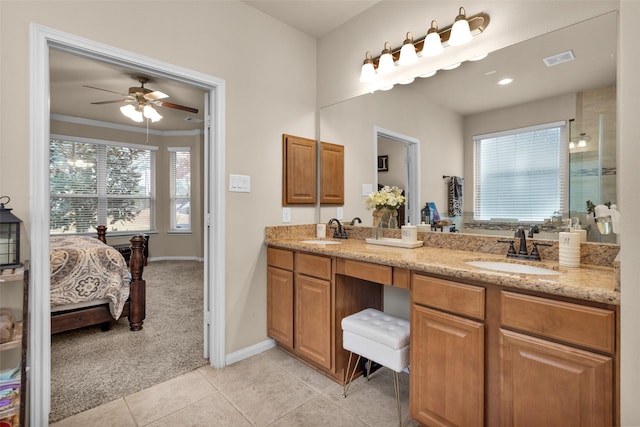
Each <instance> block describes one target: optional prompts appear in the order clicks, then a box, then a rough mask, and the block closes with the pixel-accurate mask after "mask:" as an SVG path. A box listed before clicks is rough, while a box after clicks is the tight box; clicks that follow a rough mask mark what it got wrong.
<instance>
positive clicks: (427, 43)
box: [420, 20, 444, 56]
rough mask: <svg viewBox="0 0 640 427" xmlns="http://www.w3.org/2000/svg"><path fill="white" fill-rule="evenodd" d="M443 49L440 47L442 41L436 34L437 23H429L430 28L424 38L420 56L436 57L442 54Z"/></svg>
mask: <svg viewBox="0 0 640 427" xmlns="http://www.w3.org/2000/svg"><path fill="white" fill-rule="evenodd" d="M443 50H444V47H442V40H441V39H440V34H439V33H438V23H437V22H436V21H435V20H433V21H431V28H429V31H427V36H426V37H425V38H424V43H423V45H422V50H421V51H420V53H421V55H422V56H436V55H439V54H441V53H442V51H443Z"/></svg>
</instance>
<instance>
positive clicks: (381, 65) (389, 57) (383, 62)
mask: <svg viewBox="0 0 640 427" xmlns="http://www.w3.org/2000/svg"><path fill="white" fill-rule="evenodd" d="M395 68H396V65H395V63H394V60H393V53H392V52H391V44H390V43H389V42H384V49H382V53H381V54H380V62H378V73H379V74H389V73H392V72H393V70H395Z"/></svg>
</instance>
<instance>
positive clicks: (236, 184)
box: [229, 175, 251, 193]
mask: <svg viewBox="0 0 640 427" xmlns="http://www.w3.org/2000/svg"><path fill="white" fill-rule="evenodd" d="M229 191H233V192H236V193H249V192H250V191H251V177H250V176H248V175H229Z"/></svg>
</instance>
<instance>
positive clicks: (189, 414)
mask: <svg viewBox="0 0 640 427" xmlns="http://www.w3.org/2000/svg"><path fill="white" fill-rule="evenodd" d="M166 426H180V427H202V426H220V427H224V426H230V427H231V426H233V427H236V426H251V423H250V422H249V421H248V420H247V419H246V418H245V417H244V416H243V415H242V414H241V413H240V411H238V409H236V408H235V407H234V406H233V405H232V404H231V403H230V402H229V401H228V400H227V399H226V398H225V397H224V396H223V395H222V393H220V392H215V394H213V395H211V396H207V397H205V398H204V399H202V400H199V401H198V402H196V403H193V404H191V405H189V406H187V407H185V408H183V409H181V410H179V411H177V412H174V413H173V414H171V415H169V416H167V417H164V418H161V419H159V420H157V421H155V422H152V423H151V424H147V425H145V426H144V427H166Z"/></svg>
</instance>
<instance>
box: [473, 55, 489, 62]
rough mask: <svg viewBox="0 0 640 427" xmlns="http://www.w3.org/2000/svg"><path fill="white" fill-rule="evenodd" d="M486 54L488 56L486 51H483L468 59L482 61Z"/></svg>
mask: <svg viewBox="0 0 640 427" xmlns="http://www.w3.org/2000/svg"><path fill="white" fill-rule="evenodd" d="M487 56H489V54H488V53H483V54H482V55H478V56H474V57H473V58H469V61H473V62H475V61H482V60H483V59H484V58H486V57H487Z"/></svg>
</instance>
